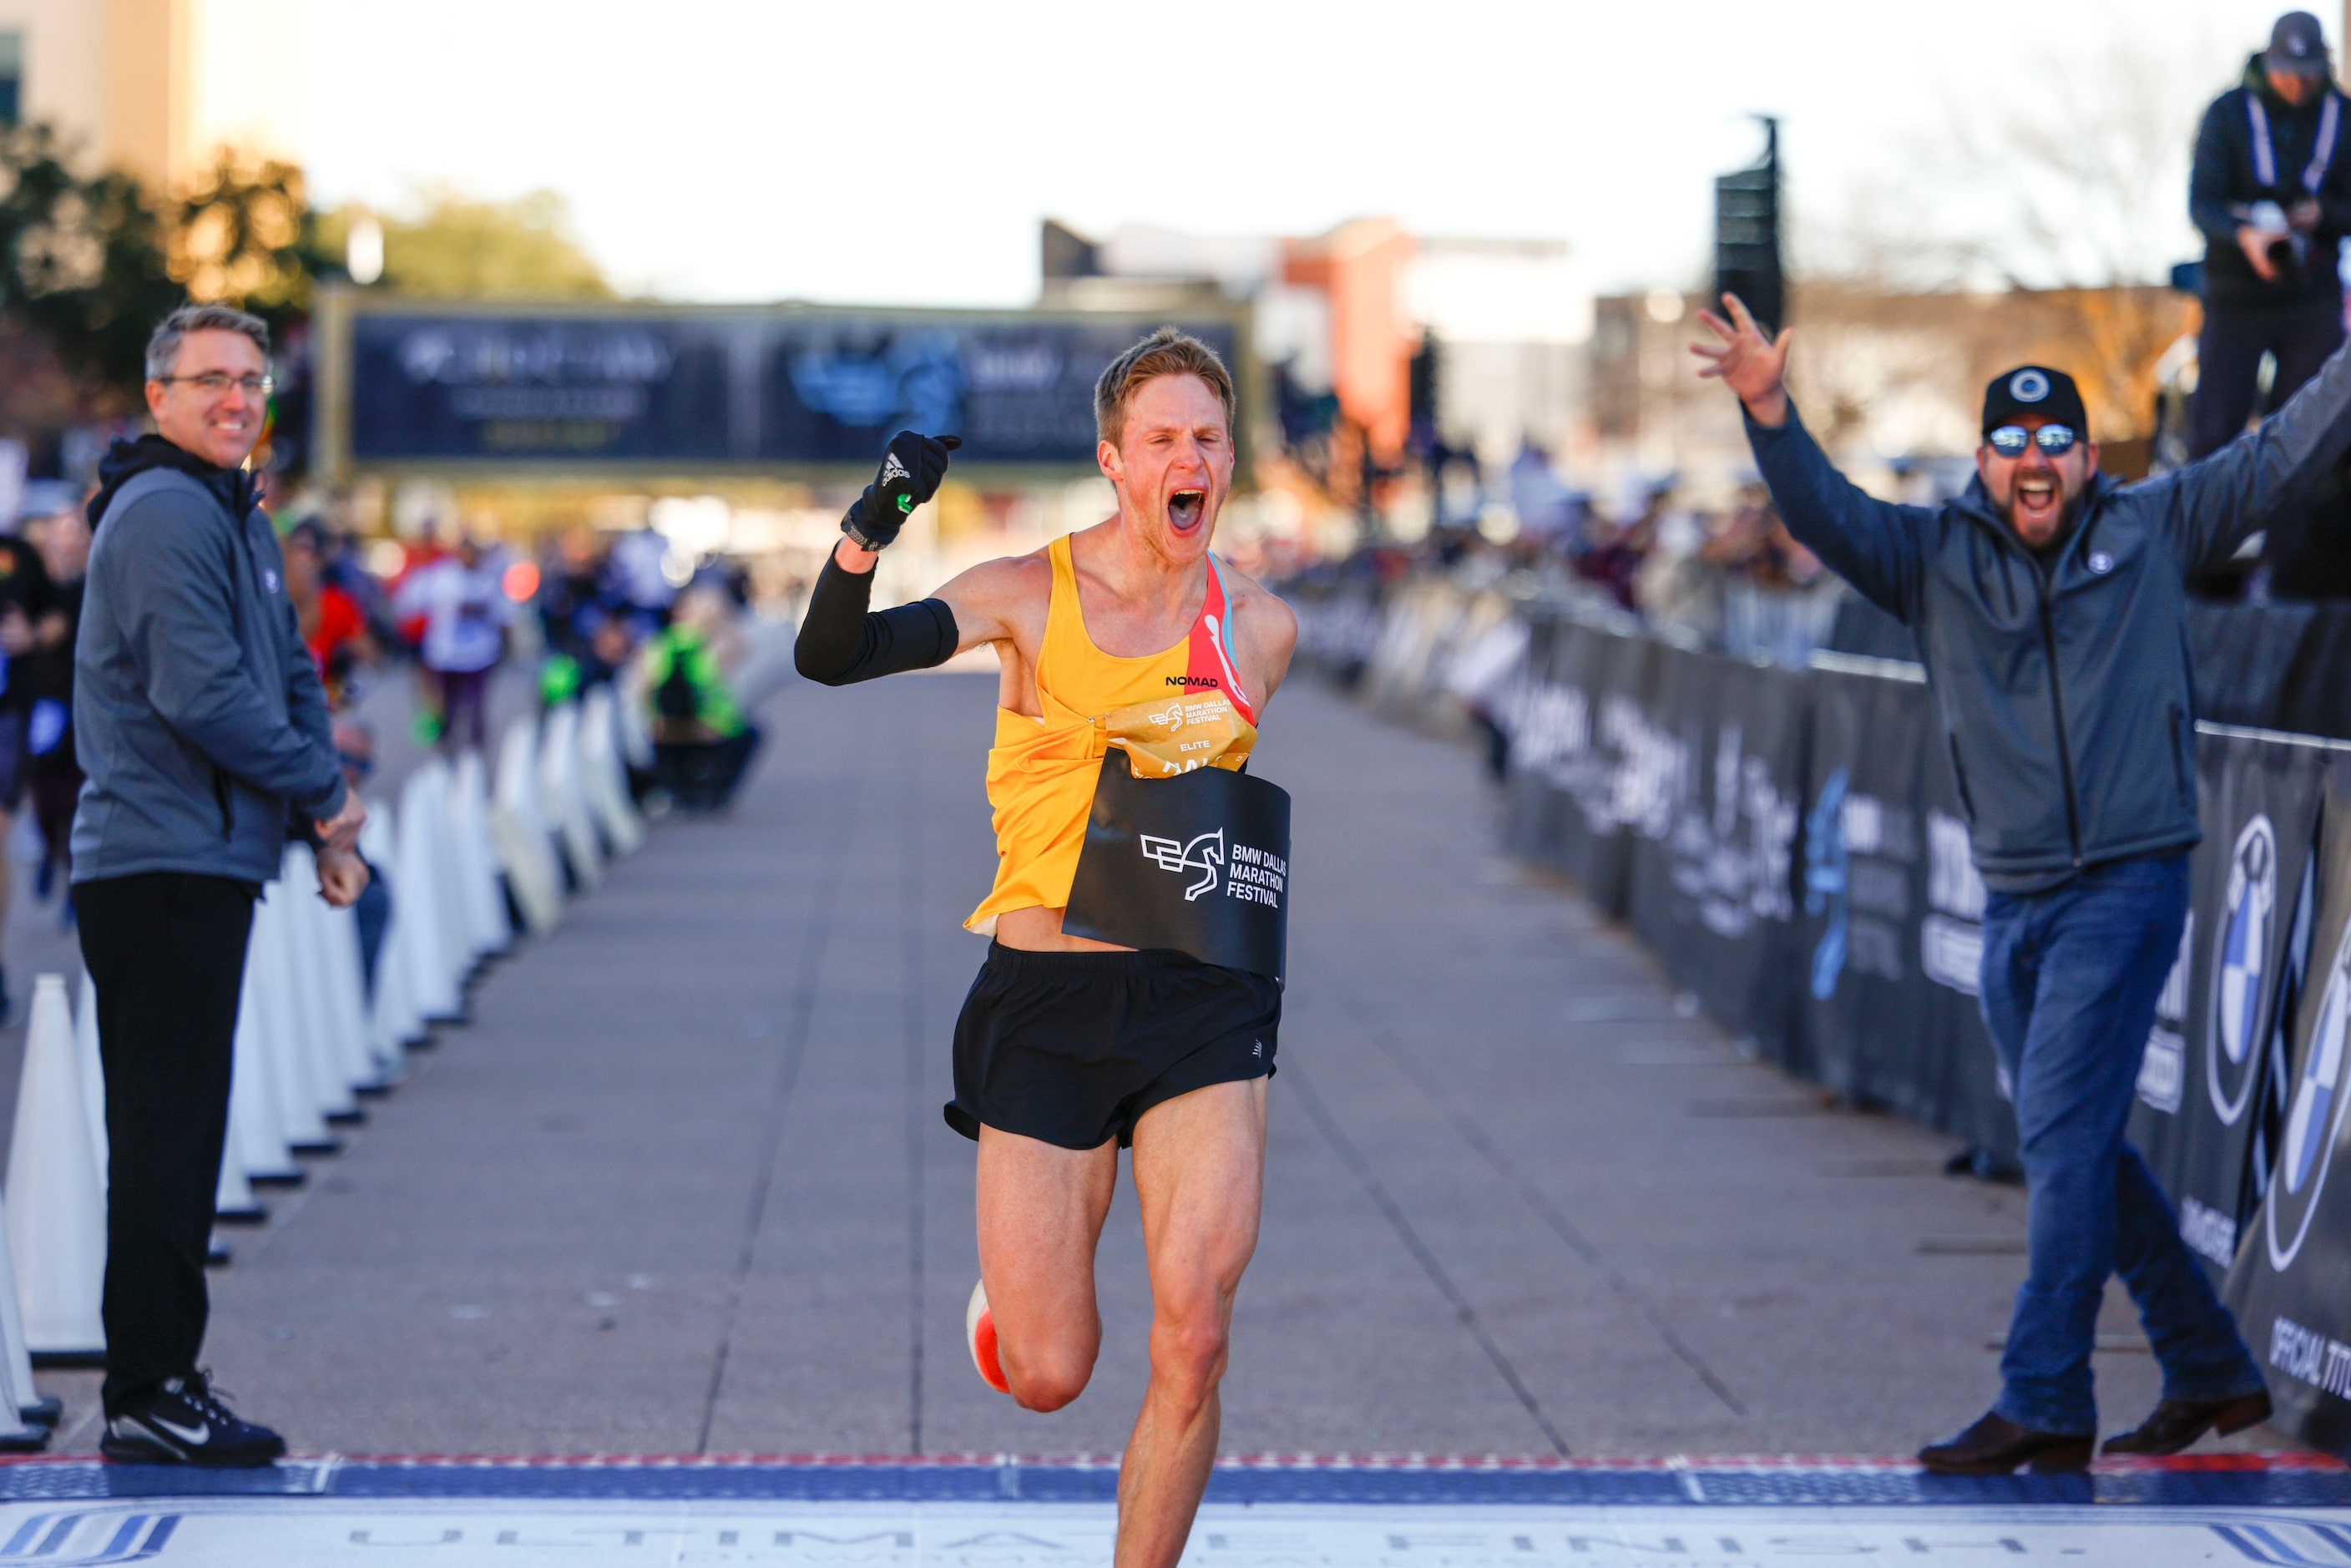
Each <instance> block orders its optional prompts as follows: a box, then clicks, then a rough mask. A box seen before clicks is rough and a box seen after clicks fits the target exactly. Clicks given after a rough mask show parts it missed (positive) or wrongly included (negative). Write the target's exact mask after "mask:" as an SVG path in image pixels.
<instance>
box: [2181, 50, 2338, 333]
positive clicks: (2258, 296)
mask: <svg viewBox="0 0 2351 1568" xmlns="http://www.w3.org/2000/svg"><path fill="white" fill-rule="evenodd" d="M2256 95H2258V96H2259V97H2260V99H2261V101H2262V111H2263V112H2264V113H2265V114H2266V115H2267V116H2268V118H2269V123H2270V135H2271V141H2272V144H2273V149H2274V152H2275V171H2274V172H2275V173H2276V176H2277V180H2276V183H2274V184H2263V183H2262V180H2261V178H2260V176H2259V174H2258V173H2256V172H2255V170H2254V160H2253V128H2252V118H2251V117H2250V116H2249V115H2248V114H2247V112H2246V108H2245V104H2246V100H2247V99H2249V98H2252V97H2254V96H2256ZM2342 97H2343V95H2342V94H2341V93H2339V92H2337V91H2335V88H2334V86H2333V84H2332V83H2330V84H2328V86H2327V88H2326V91H2325V94H2324V95H2322V96H2320V97H2318V98H2314V99H2311V100H2310V101H2309V102H2307V103H2304V104H2302V105H2300V106H2296V105H2294V104H2290V103H2288V102H2286V101H2285V99H2282V98H2280V97H2278V96H2277V94H2275V93H2273V92H2272V91H2271V90H2270V89H2269V78H2268V75H2267V73H2266V72H2265V71H2263V69H2262V57H2261V56H2259V55H2255V56H2254V57H2253V58H2252V63H2251V64H2250V65H2248V66H2246V68H2245V79H2244V81H2243V82H2242V83H2241V85H2239V86H2237V87H2233V88H2231V89H2229V90H2228V91H2227V92H2224V93H2222V94H2221V95H2220V97H2219V98H2217V99H2213V100H2212V103H2211V106H2210V108H2208V109H2207V110H2205V111H2204V120H2203V123H2202V124H2200V125H2199V126H2198V127H2197V130H2196V157H2195V162H2193V164H2192V165H2191V166H2190V168H2189V181H2188V216H2189V220H2190V221H2191V222H2193V223H2194V224H2195V225H2196V226H2197V228H2198V229H2199V230H2200V231H2202V233H2203V235H2204V240H2205V249H2204V301H2205V303H2206V304H2207V305H2208V306H2210V305H2217V306H2220V307H2221V308H2231V309H2249V310H2259V309H2273V310H2275V309H2287V308H2294V307H2296V306H2305V305H2316V304H2329V303H2333V302H2335V301H2337V300H2340V299H2341V298H2343V284H2342V281H2341V279H2340V277H2338V276H2337V274H2336V270H2335V248H2336V246H2338V245H2339V244H2340V243H2341V241H2342V239H2343V236H2344V235H2346V234H2351V113H2346V112H2345V111H2346V110H2351V103H2344V104H2342V105H2341V106H2340V107H2338V109H2337V110H2336V113H2337V114H2338V115H2339V116H2341V117H2342V122H2341V123H2340V124H2339V126H2338V127H2337V129H2336V131H2335V149H2334V154H2333V156H2332V157H2330V158H2329V159H2328V160H2327V162H2326V167H2325V171H2324V172H2322V173H2321V175H2320V177H2319V181H2318V189H2317V190H2316V191H2314V192H2306V191H2305V190H2304V187H2303V181H2302V177H2303V174H2304V172H2305V171H2306V170H2307V169H2308V167H2309V164H2310V160H2311V156H2312V154H2313V152H2314V151H2315V150H2316V144H2317V141H2318V120H2319V115H2320V112H2321V110H2323V109H2324V108H2325V99H2327V98H2335V99H2342ZM2306 194H2307V195H2314V196H2315V197H2316V198H2317V201H2318V228H2317V230H2316V232H2314V234H2312V235H2311V236H2310V257H2311V265H2309V266H2307V267H2303V268H2301V269H2300V270H2299V271H2298V272H2294V273H2290V274H2288V275H2286V276H2284V277H2280V278H2278V279H2277V280H2276V281H2274V282H2264V281H2262V277H2261V275H2260V274H2259V273H2257V272H2255V271H2254V270H2253V264H2252V262H2249V261H2247V260H2246V259H2245V253H2244V252H2243V251H2242V250H2241V249H2240V248H2239V247H2238V245H2237V229H2238V226H2239V225H2241V224H2242V223H2243V222H2244V215H2245V214H2244V209H2245V207H2246V206H2248V205H2249V204H2252V203H2254V202H2275V203H2276V204H2278V205H2280V206H2282V207H2291V206H2293V205H2294V204H2295V203H2296V202H2299V201H2301V200H2302V199H2303V197H2304V195H2306Z"/></svg>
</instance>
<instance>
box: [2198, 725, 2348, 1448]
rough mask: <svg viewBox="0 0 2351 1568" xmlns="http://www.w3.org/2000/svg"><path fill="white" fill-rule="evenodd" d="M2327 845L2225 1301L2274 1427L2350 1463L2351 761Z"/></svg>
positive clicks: (2329, 814)
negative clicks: (2288, 1055) (2299, 989)
mask: <svg viewBox="0 0 2351 1568" xmlns="http://www.w3.org/2000/svg"><path fill="white" fill-rule="evenodd" d="M2346 1056H2351V762H2346V759H2345V758H2340V757H2336V758H2332V759H2331V760H2330V763H2329V766H2328V772H2327V780H2326V800H2325V821H2324V824H2323V826H2322V829H2321V831H2320V849H2319V876H2318V897H2317V907H2316V911H2315V915H2314V920H2313V922H2312V926H2311V946H2310V969H2309V975H2308V988H2307V989H2306V990H2304V993H2303V996H2302V1000H2301V1005H2300V1006H2299V1007H2298V1008H2297V1009H2296V1017H2295V1019H2294V1054H2293V1059H2292V1061H2291V1063H2290V1068H2291V1071H2289V1072H2288V1073H2287V1075H2286V1081H2285V1095H2284V1106H2285V1113H2284V1116H2283V1124H2282V1125H2281V1127H2280V1129H2279V1133H2278V1138H2277V1152H2276V1156H2275V1158H2274V1159H2273V1161H2272V1162H2271V1164H2270V1167H2269V1170H2268V1173H2267V1175H2268V1180H2267V1184H2266V1190H2265V1193H2264V1195H2263V1197H2262V1200H2261V1204H2260V1206H2259V1207H2258V1208H2257V1209H2256V1210H2255V1212H2254V1215H2253V1218H2252V1221H2251V1223H2250V1224H2248V1225H2247V1227H2246V1235H2245V1236H2244V1239H2243V1241H2242V1243H2241V1245H2240V1246H2239V1247H2238V1249H2237V1261H2236V1266H2235V1267H2234V1268H2233V1269H2231V1270H2230V1271H2229V1279H2228V1286H2227V1297H2228V1301H2229V1304H2230V1306H2231V1307H2232V1308H2233V1309H2235V1311H2236V1313H2237V1325H2238V1327H2239V1329H2240V1330H2241V1332H2242V1333H2244V1336H2245V1341H2246V1343H2248V1344H2249V1345H2251V1346H2252V1352H2253V1356H2254V1359H2256V1360H2257V1361H2259V1362H2261V1363H2262V1369H2263V1372H2264V1375H2266V1377H2267V1378H2268V1381H2269V1386H2270V1395H2271V1397H2272V1398H2273V1399H2274V1400H2276V1402H2277V1405H2278V1412H2279V1416H2278V1423H2277V1424H2278V1425H2279V1426H2281V1427H2284V1428H2285V1429H2286V1430H2288V1431H2290V1432H2293V1433H2294V1434H2295V1435H2296V1436H2298V1437H2302V1438H2303V1439H2304V1441H2306V1442H2310V1443H2313V1444H2315V1445H2316V1446H2318V1447H2320V1448H2327V1449H2331V1450H2332V1451H2334V1452H2335V1453H2343V1452H2346V1450H2351V1122H2346V1116H2345V1112H2346V1110H2351V1073H2346V1071H2345V1068H2346ZM2337 1166H2342V1167H2344V1168H2342V1169H2339V1170H2338V1169H2336V1168H2335V1167H2337Z"/></svg>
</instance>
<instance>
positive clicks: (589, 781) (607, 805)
mask: <svg viewBox="0 0 2351 1568" xmlns="http://www.w3.org/2000/svg"><path fill="white" fill-rule="evenodd" d="M580 783H581V784H582V785H583V786H584V787H585V788H586V789H587V792H588V804H589V807H590V809H591V810H593V811H594V812H595V816H596V825H597V827H599V828H600V829H601V830H602V831H603V834H604V841H605V842H606V843H608V844H610V845H611V848H612V854H613V857H614V858H615V859H618V858H619V857H620V856H622V855H626V854H634V853H635V852H637V849H638V848H639V846H641V845H642V844H643V842H644V841H645V827H644V821H643V819H642V818H640V817H639V816H638V815H637V809H636V806H635V805H634V804H633V803H632V801H631V800H629V774H628V769H627V768H625V767H624V766H623V765H622V761H621V728H620V718H619V716H618V715H617V714H615V713H614V712H613V705H612V688H611V686H609V685H600V686H597V687H595V688H594V689H592V690H590V692H589V694H588V695H586V696H584V697H582V698H580Z"/></svg>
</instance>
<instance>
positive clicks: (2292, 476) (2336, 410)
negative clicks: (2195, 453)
mask: <svg viewBox="0 0 2351 1568" xmlns="http://www.w3.org/2000/svg"><path fill="white" fill-rule="evenodd" d="M2346 444H2351V349H2337V350H2335V352H2334V353H2333V354H2331V355H2329V356H2328V357H2327V361H2326V363H2325V364H2324V365H2323V366H2321V367H2320V368H2319V371H2318V373H2317V374H2316V375H2314V376H2313V377H2311V378H2310V380H2309V381H2307V382H2304V383H2303V387H2302V390H2301V391H2300V392H2295V393H2294V395H2293V396H2292V397H2290V398H2288V399H2286V402H2285V406H2284V407H2283V408H2282V409H2280V410H2278V411H2277V413H2273V414H2272V415H2270V417H2269V418H2267V419H2265V420H2263V421H2262V423H2261V424H2260V426H2259V427H2258V428H2256V429H2254V430H2253V431H2252V432H2250V433H2249V434H2244V435H2241V436H2239V437H2237V438H2236V439H2235V440H2234V441H2231V442H2230V443H2229V444H2227V445H2226V446H2223V447H2221V448H2220V450H2219V451H2218V452H2215V453H2213V454H2212V455H2210V456H2209V457H2206V458H2203V459H2202V460H2200V461H2199V462H2195V463H2190V464H2189V465H2188V466H2186V467H2185V468H2178V469H2174V470H2173V471H2172V472H2171V473H2169V474H2167V475H2165V476H2162V477H2161V478H2158V479H2154V480H2151V481H2149V484H2150V485H2151V486H2164V487H2168V489H2169V490H2170V492H2171V496H2170V503H2171V504H2170V506H2169V507H2168V508H2167V509H2166V513H2165V515H2166V516H2167V517H2168V519H2169V521H2170V524H2171V528H2172V540H2173V546H2174V548H2175V549H2177V550H2178V551H2179V564H2180V567H2181V569H2182V570H2187V571H2195V570H2199V569H2201V568H2203V567H2205V566H2208V565H2210V564H2212V563H2215V562H2218V561H2220V560H2224V559H2228V557H2230V556H2231V555H2233V554H2234V553H2235V552H2236V549H2237V547H2238V546H2239V545H2241V544H2242V543H2243V542H2244V540H2245V538H2246V536H2248V535H2250V534H2252V533H2253V532H2254V531H2255V530H2257V529H2260V528H2267V527H2269V525H2270V524H2271V523H2272V522H2273V521H2275V520H2276V517H2277V513H2278V510H2279V508H2280V507H2283V506H2284V505H2286V504H2287V502H2288V501H2289V500H2290V499H2292V498H2293V497H2295V496H2297V495H2301V494H2304V493H2306V491H2307V489H2308V487H2309V486H2310V484H2311V482H2312V481H2313V480H2314V479H2316V478H2317V477H2318V476H2319V474H2320V473H2322V472H2323V471H2324V470H2325V469H2326V468H2327V467H2329V466H2330V465H2333V464H2334V463H2335V460H2336V459H2337V458H2339V457H2341V456H2342V455H2343V449H2344V447H2345V445H2346Z"/></svg>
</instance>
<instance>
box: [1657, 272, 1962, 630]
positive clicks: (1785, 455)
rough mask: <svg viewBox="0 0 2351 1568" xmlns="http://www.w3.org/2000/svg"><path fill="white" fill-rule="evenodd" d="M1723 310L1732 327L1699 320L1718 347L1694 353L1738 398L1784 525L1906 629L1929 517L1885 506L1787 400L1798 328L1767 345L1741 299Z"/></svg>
mask: <svg viewBox="0 0 2351 1568" xmlns="http://www.w3.org/2000/svg"><path fill="white" fill-rule="evenodd" d="M1722 302H1723V304H1724V306H1725V307H1727V308H1729V312H1730V319H1729V320H1725V319H1723V318H1721V317H1719V316H1718V315H1716V314H1715V313H1714V312H1713V311H1711V310H1701V311H1699V312H1698V319H1699V320H1701V321H1703V322H1704V323H1705V324H1706V326H1707V328H1708V330H1709V331H1711V332H1713V333H1714V335H1715V336H1716V337H1717V338H1718V339H1719V340H1721V341H1720V342H1719V343H1693V344H1691V345H1690V352H1691V353H1693V354H1696V355H1698V357H1699V358H1700V359H1702V360H1704V361H1707V363H1706V364H1705V365H1703V366H1702V367H1700V368H1699V370H1698V374H1699V375H1701V376H1705V377H1708V378H1709V379H1714V380H1719V381H1720V382H1722V384H1723V385H1725V386H1727V387H1729V389H1730V390H1731V391H1732V392H1735V393H1737V394H1738V397H1739V402H1740V406H1741V407H1742V408H1743V409H1744V410H1745V411H1746V414H1747V444H1748V445H1749V447H1750V449H1751V450H1752V451H1753V452H1754V454H1755V465H1756V467H1757V468H1758V469H1760V470H1761V472H1762V475H1763V483H1764V484H1765V485H1766V486H1770V488H1771V504H1772V505H1773V506H1774V507H1777V508H1778V509H1779V512H1780V517H1781V520H1782V521H1783V522H1785V523H1786V524H1787V525H1788V531H1789V532H1790V533H1792V534H1793V535H1795V536H1796V538H1798V539H1799V540H1801V541H1802V543H1803V544H1804V545H1805V546H1806V547H1807V548H1808V549H1811V550H1812V551H1813V554H1815V555H1817V556H1819V557H1820V558H1821V559H1822V560H1823V561H1825V562H1826V563H1827V564H1828V566H1829V569H1830V570H1833V571H1834V572H1835V573H1836V574H1837V575H1838V576H1839V577H1842V578H1844V580H1846V581H1847V582H1850V583H1852V584H1853V585H1854V587H1855V588H1856V589H1858V590H1860V591H1861V593H1862V595H1863V596H1864V597H1865V598H1866V599H1868V600H1869V601H1871V602H1872V603H1874V604H1876V605H1877V606H1878V607H1879V608H1880V609H1882V610H1885V611H1886V612H1889V613H1891V614H1893V615H1895V616H1896V617H1897V618H1899V619H1900V620H1903V621H1906V622H1907V621H1909V620H1910V619H1912V617H1913V614H1914V613H1915V611H1916V607H1917V602H1918V580H1919V571H1920V563H1921V560H1922V555H1921V550H1920V532H1921V529H1922V527H1923V526H1924V524H1925V523H1926V522H1927V521H1928V517H1929V515H1928V513H1926V512H1924V511H1922V510H1921V509H1919V508H1918V507H1897V506H1896V505H1894V504H1893V503H1891V502H1888V501H1881V500H1878V499H1877V498H1876V497H1874V496H1871V495H1869V494H1868V493H1867V492H1865V491H1864V490H1863V489H1862V488H1861V487H1860V486H1856V485H1855V484H1854V483H1853V482H1852V481H1851V480H1849V479H1847V478H1846V477H1845V476H1844V475H1842V474H1840V473H1838V472H1837V471H1836V468H1835V467H1834V465H1832V464H1831V463H1830V462H1829V459H1828V455H1827V454H1826V453H1824V452H1823V451H1822V450H1821V448H1820V444H1819V443H1818V442H1816V441H1814V440H1813V437H1812V434H1811V433H1810V432H1809V431H1807V430H1805V428H1804V424H1803V421H1802V420H1801V419H1799V418H1797V416H1796V409H1795V405H1794V404H1793V403H1792V402H1790V401H1789V399H1788V386H1787V371H1788V339H1789V332H1790V330H1792V329H1782V331H1781V333H1780V335H1779V337H1778V338H1776V339H1766V338H1765V337H1764V336H1763V333H1762V329H1761V328H1759V327H1757V326H1756V324H1755V318H1754V317H1753V316H1751V315H1750V314H1749V313H1748V310H1747V307H1746V306H1745V305H1744V304H1742V303H1740V299H1739V297H1738V296H1737V295H1734V294H1726V295H1724V296H1723V297H1722Z"/></svg>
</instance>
